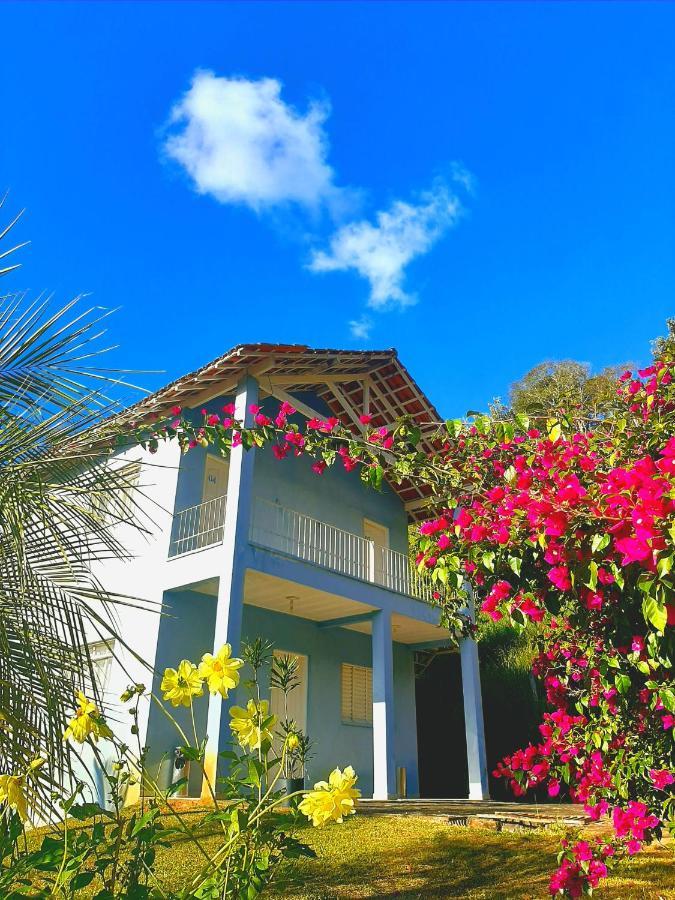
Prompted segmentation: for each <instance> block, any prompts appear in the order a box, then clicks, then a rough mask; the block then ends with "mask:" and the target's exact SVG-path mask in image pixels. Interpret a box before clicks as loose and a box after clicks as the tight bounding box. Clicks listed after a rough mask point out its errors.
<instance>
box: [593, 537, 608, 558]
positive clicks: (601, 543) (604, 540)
mask: <svg viewBox="0 0 675 900" xmlns="http://www.w3.org/2000/svg"><path fill="white" fill-rule="evenodd" d="M609 540H610V539H609V535H608V534H594V535H593V540H592V541H591V553H597V552H598V550H604V549H605V547H606V546H607V545H608V544H609Z"/></svg>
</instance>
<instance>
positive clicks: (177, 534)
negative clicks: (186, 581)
mask: <svg viewBox="0 0 675 900" xmlns="http://www.w3.org/2000/svg"><path fill="white" fill-rule="evenodd" d="M226 500H227V496H226V495H225V494H223V496H222V497H214V499H213V500H206V501H204V503H198V504H197V505H196V506H188V507H187V509H181V510H180V511H179V512H177V513H176V514H175V516H174V517H173V530H172V533H171V544H170V546H169V556H181V555H182V554H184V553H193V552H194V551H195V550H203V549H204V547H211V546H213V544H220V543H222V540H223V530H224V527H225V503H226Z"/></svg>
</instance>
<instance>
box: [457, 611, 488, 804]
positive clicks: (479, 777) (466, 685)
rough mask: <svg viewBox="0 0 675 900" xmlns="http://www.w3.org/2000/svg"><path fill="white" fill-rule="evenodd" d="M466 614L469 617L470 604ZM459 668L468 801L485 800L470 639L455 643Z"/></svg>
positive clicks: (480, 718)
mask: <svg viewBox="0 0 675 900" xmlns="http://www.w3.org/2000/svg"><path fill="white" fill-rule="evenodd" d="M468 612H470V614H471V615H472V617H473V601H471V602H470V603H469V608H468ZM459 652H460V657H461V665H462V693H463V695H464V730H465V733H466V756H467V762H468V769H469V800H489V799H490V783H489V781H488V771H487V753H486V749H485V724H484V721H483V698H482V695H481V689H480V667H479V662H478V644H477V643H476V642H475V641H474V640H473V639H472V638H468V637H467V638H462V640H461V641H460V642H459Z"/></svg>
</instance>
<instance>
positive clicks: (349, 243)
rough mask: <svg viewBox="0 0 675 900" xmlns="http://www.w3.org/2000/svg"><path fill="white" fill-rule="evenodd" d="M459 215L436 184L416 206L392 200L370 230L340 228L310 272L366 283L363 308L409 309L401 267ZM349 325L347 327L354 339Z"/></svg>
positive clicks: (361, 225)
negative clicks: (348, 274)
mask: <svg viewBox="0 0 675 900" xmlns="http://www.w3.org/2000/svg"><path fill="white" fill-rule="evenodd" d="M460 212H461V204H460V201H459V198H458V197H457V196H456V194H454V193H453V192H452V191H451V190H450V188H449V187H448V185H447V183H446V182H444V181H442V180H438V181H436V182H434V184H433V186H432V188H431V190H429V191H425V192H424V193H423V194H421V195H420V196H419V198H418V200H417V202H415V203H406V202H404V201H402V200H396V201H395V202H394V203H392V205H391V206H390V208H389V209H388V210H383V211H381V212H378V213H377V214H376V216H375V224H372V223H371V222H369V221H366V220H363V221H359V222H350V223H348V224H347V225H344V226H342V227H341V228H339V229H338V230H337V231H336V232H335V233H334V234H333V236H332V238H331V239H330V242H329V249H328V250H327V251H323V250H320V251H315V252H314V255H313V256H312V259H311V261H310V263H309V269H311V271H313V272H340V271H342V272H344V271H349V270H353V271H355V272H357V273H358V274H359V275H361V276H362V277H363V278H365V279H366V280H367V281H369V282H370V297H369V300H368V306H370V307H372V308H374V309H384V308H386V307H388V306H392V305H398V306H401V307H403V306H409V305H410V304H411V303H414V302H416V298H415V296H414V295H411V294H409V293H408V292H407V291H406V290H405V289H404V286H403V283H404V279H405V270H406V267H407V266H408V264H409V263H410V262H412V260H413V259H415V257H417V256H421V255H422V254H424V253H427V252H428V251H429V250H430V249H431V247H432V246H433V245H434V244H435V243H436V241H438V240H439V238H440V237H441V236H442V235H443V234H444V233H445V232H446V231H447V230H448V228H450V227H451V226H452V225H453V224H454V223H455V222H456V221H457V219H458V217H459V215H460ZM354 324H355V323H354V322H350V325H351V326H352V333H353V334H354ZM356 324H358V323H356ZM358 336H361V337H362V336H365V335H358Z"/></svg>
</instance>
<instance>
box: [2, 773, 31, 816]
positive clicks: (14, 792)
mask: <svg viewBox="0 0 675 900" xmlns="http://www.w3.org/2000/svg"><path fill="white" fill-rule="evenodd" d="M24 782H25V779H24V776H23V775H0V803H7V805H8V806H10V807H11V808H12V809H15V810H16V811H17V812H18V814H19V816H20V817H21V821H22V822H25V821H26V819H27V818H28V804H27V802H26V794H25V791H24Z"/></svg>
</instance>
